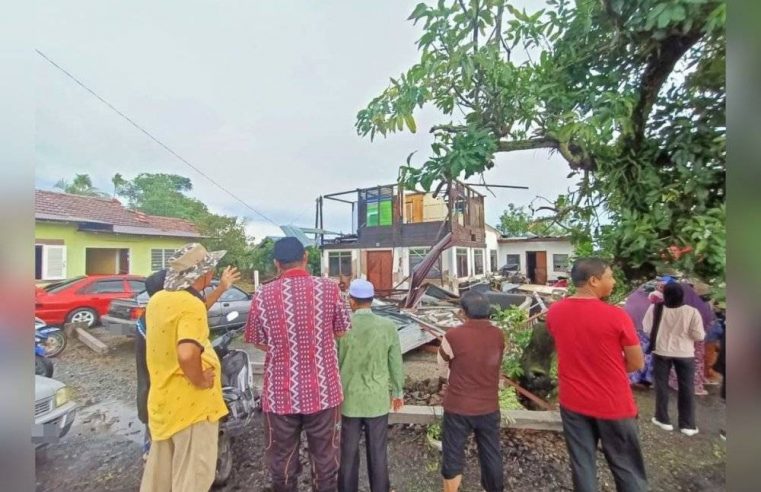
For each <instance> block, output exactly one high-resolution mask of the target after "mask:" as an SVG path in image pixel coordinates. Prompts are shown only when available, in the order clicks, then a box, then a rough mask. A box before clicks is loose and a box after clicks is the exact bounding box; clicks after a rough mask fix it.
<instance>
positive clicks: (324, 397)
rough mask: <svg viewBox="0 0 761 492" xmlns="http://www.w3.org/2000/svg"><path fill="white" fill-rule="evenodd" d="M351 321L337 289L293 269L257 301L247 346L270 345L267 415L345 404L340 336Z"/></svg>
mask: <svg viewBox="0 0 761 492" xmlns="http://www.w3.org/2000/svg"><path fill="white" fill-rule="evenodd" d="M350 320H351V316H350V312H349V309H348V307H347V305H346V303H345V302H344V300H343V299H342V298H341V295H340V291H339V288H338V284H337V283H335V282H334V281H332V280H330V279H327V278H318V277H312V276H310V275H309V274H308V273H307V272H306V271H305V270H301V269H294V270H289V271H287V272H285V273H283V275H281V277H280V278H278V279H277V280H275V281H273V282H270V283H268V284H265V285H263V286H262V287H261V288H260V289H259V290H257V291H256V293H255V294H254V296H253V299H252V301H251V312H250V313H249V316H248V322H247V324H246V334H245V339H246V342H248V343H254V344H257V345H266V346H267V352H266V358H265V361H264V387H263V390H262V410H263V411H264V412H270V413H275V414H279V415H287V414H311V413H316V412H319V411H321V410H325V409H328V408H333V407H335V406H338V405H340V404H341V402H342V401H343V392H342V390H341V378H340V375H339V369H338V356H337V351H336V341H335V337H336V335H341V334H343V333H345V332H346V331H348V330H349V327H350V324H351V322H350Z"/></svg>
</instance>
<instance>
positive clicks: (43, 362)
mask: <svg viewBox="0 0 761 492" xmlns="http://www.w3.org/2000/svg"><path fill="white" fill-rule="evenodd" d="M34 338H35V344H34V373H35V374H36V375H38V376H45V377H46V378H52V377H53V362H52V361H50V360H48V359H47V357H45V349H43V348H42V346H41V344H40V340H39V338H38V337H37V335H36V334H35V336H34Z"/></svg>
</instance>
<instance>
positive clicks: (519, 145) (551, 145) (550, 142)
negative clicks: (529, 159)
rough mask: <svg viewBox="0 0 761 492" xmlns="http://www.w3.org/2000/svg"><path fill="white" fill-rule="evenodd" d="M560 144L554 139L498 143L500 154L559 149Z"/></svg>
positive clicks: (501, 141) (541, 138) (543, 138)
mask: <svg viewBox="0 0 761 492" xmlns="http://www.w3.org/2000/svg"><path fill="white" fill-rule="evenodd" d="M558 145H559V142H558V141H557V140H555V139H554V138H548V137H540V138H530V139H528V140H512V141H505V140H500V141H499V142H498V147H497V151H498V152H515V151H518V150H531V149H557V148H558Z"/></svg>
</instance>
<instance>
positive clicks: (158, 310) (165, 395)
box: [140, 243, 227, 492]
mask: <svg viewBox="0 0 761 492" xmlns="http://www.w3.org/2000/svg"><path fill="white" fill-rule="evenodd" d="M224 254H225V251H215V252H211V253H209V252H207V251H206V248H204V247H203V246H201V245H200V244H197V243H191V244H188V245H186V246H185V247H183V248H182V249H180V250H179V251H178V252H177V253H176V254H175V256H174V257H173V258H172V259H171V260H170V262H169V269H168V271H167V276H166V280H165V282H164V290H163V291H160V292H157V293H156V294H154V295H153V297H151V299H150V301H149V302H148V305H147V306H146V313H145V316H146V323H147V324H148V325H149V326H150V327H151V329H150V330H148V332H147V333H146V362H147V365H148V372H149V374H150V380H151V388H150V392H149V394H148V426H149V428H150V431H151V436H152V438H153V443H152V445H151V450H150V453H149V455H148V461H147V463H146V466H145V471H144V473H143V480H142V483H141V485H140V491H141V492H154V491H155V492H168V491H172V492H193V491H199V492H207V491H208V490H209V488H211V485H212V483H213V481H214V472H215V469H216V463H217V438H218V435H219V419H221V418H222V417H224V416H225V415H226V414H227V407H226V406H225V402H224V399H223V398H222V386H221V382H220V375H221V369H220V362H219V359H218V358H217V355H216V353H215V352H214V349H213V348H212V346H211V342H210V340H209V325H208V320H207V315H206V306H205V304H204V302H203V300H202V297H201V294H200V292H202V291H203V290H204V289H205V288H206V287H208V286H209V285H210V283H211V280H212V277H213V275H214V267H215V266H216V265H217V263H218V262H219V260H220V259H221V258H222V256H224Z"/></svg>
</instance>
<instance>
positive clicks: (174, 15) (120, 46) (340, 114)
mask: <svg viewBox="0 0 761 492" xmlns="http://www.w3.org/2000/svg"><path fill="white" fill-rule="evenodd" d="M415 3H416V2H414V1H401V0H393V1H391V0H389V1H385V2H354V1H349V0H343V1H337V0H336V1H332V2H313V1H306V0H302V1H295V2H288V3H287V4H279V3H276V2H244V1H233V2H205V1H204V2H201V1H188V2H183V3H182V4H177V3H175V2H148V1H145V0H135V1H133V2H128V3H124V2H122V3H113V2H100V1H97V0H91V1H75V2H65V3H64V2H45V3H42V4H39V5H38V17H37V33H38V38H37V47H38V48H39V49H40V50H42V51H43V52H45V53H46V54H47V55H49V56H50V57H51V58H53V59H54V60H56V61H57V62H58V63H60V64H61V65H62V66H63V67H65V68H66V69H68V70H69V71H71V72H72V73H73V74H74V75H76V76H77V77H78V78H80V79H81V80H82V81H83V82H84V83H86V84H87V85H88V86H90V87H91V88H93V89H94V90H95V91H97V92H98V93H100V94H101V95H102V96H103V97H105V98H106V99H108V100H109V101H110V102H112V103H113V104H114V105H115V106H116V107H117V108H120V109H121V110H123V111H124V112H125V113H127V114H128V115H129V116H130V117H132V118H134V119H135V120H136V121H137V122H139V123H140V124H141V125H143V126H144V127H145V128H147V129H149V130H150V131H151V132H152V133H153V134H154V135H156V136H157V137H158V138H160V139H161V140H162V141H164V142H165V143H166V144H167V145H169V146H170V147H172V148H173V149H174V150H176V151H177V152H178V153H179V154H181V155H182V156H184V157H185V158H187V159H188V160H189V161H190V162H191V163H193V164H194V165H196V166H198V167H199V168H200V169H201V170H202V171H203V172H205V173H207V174H208V175H210V176H211V177H213V179H215V180H216V181H217V182H219V183H220V184H221V185H222V186H224V187H225V188H227V189H229V190H230V191H231V192H233V193H235V194H236V195H238V196H240V197H241V198H243V199H244V200H245V201H246V202H247V203H249V204H250V205H251V206H253V207H255V208H256V209H257V210H259V211H261V212H262V213H263V214H265V215H266V216H268V217H270V218H272V220H273V221H275V222H276V223H289V222H293V221H295V222H296V223H297V224H298V225H304V226H311V225H313V224H314V200H315V198H316V197H317V196H318V195H320V194H324V193H330V192H335V191H343V190H349V189H354V188H357V187H364V186H372V185H376V184H385V183H390V182H393V181H394V180H395V178H396V176H397V173H398V166H399V165H400V164H402V163H403V162H404V160H405V159H406V157H407V155H408V154H409V153H410V152H413V151H418V153H417V154H416V159H417V162H418V163H420V162H422V160H423V159H424V157H425V156H426V155H427V153H428V150H429V145H430V141H431V138H430V135H429V134H428V133H427V131H425V129H426V128H427V127H429V126H430V125H431V124H433V123H435V122H437V118H438V115H437V113H436V112H435V111H433V110H425V111H423V112H421V114H420V115H419V116H418V127H419V128H420V129H421V130H422V131H420V132H419V133H418V134H417V135H411V134H397V135H392V136H390V137H389V138H388V139H380V140H376V141H375V142H372V143H371V142H370V141H369V140H368V139H362V138H360V137H358V136H357V135H356V132H355V131H354V128H353V124H354V119H355V115H356V113H357V111H358V110H359V109H361V108H362V107H364V105H366V104H367V102H369V100H370V99H371V98H372V97H373V96H375V95H376V94H377V93H379V92H380V91H381V90H382V89H383V88H384V87H385V85H386V84H387V83H388V77H389V76H396V75H398V74H399V73H400V72H402V71H403V70H405V69H406V68H408V67H409V66H410V65H412V64H413V63H415V61H416V60H417V58H418V53H417V51H416V47H415V45H414V42H415V40H416V38H417V36H418V35H419V30H418V28H416V27H413V26H412V24H411V23H409V22H407V21H406V20H405V19H406V17H407V16H408V15H409V13H410V12H411V10H412V9H413V8H414V5H415ZM534 3H536V2H534ZM36 61H37V62H38V63H36V67H35V74H36V77H37V111H36V150H37V156H36V157H37V160H36V175H37V176H36V183H37V186H39V187H44V188H50V187H51V186H52V185H53V183H55V182H56V181H57V180H59V179H61V178H71V177H72V176H73V175H74V174H75V173H89V174H90V175H91V176H92V177H93V179H94V181H95V184H96V186H98V187H100V188H102V189H104V190H108V191H110V190H111V184H110V179H111V176H113V174H114V173H116V172H120V173H122V174H123V175H125V176H126V177H132V176H134V175H136V174H138V173H140V172H170V173H178V174H182V175H186V176H188V177H190V178H191V179H192V180H193V183H194V193H193V194H194V196H196V197H197V198H199V199H201V200H203V201H205V202H206V203H208V204H209V206H210V207H211V208H212V209H213V210H215V211H218V212H221V213H228V214H239V215H242V216H245V217H247V218H248V219H249V221H250V226H249V230H250V231H251V232H252V234H254V235H256V236H258V237H263V236H264V235H267V234H276V233H277V229H276V228H274V226H272V225H271V224H269V225H268V224H267V223H266V222H263V221H262V220H261V218H260V217H257V216H256V215H255V214H253V213H251V212H250V211H249V210H246V209H245V208H244V207H242V206H240V205H239V204H238V203H236V202H235V201H234V200H232V199H231V198H230V197H229V196H227V195H226V194H224V193H223V192H221V191H220V190H218V189H217V188H216V187H215V186H213V185H212V184H210V183H209V182H207V181H206V180H204V179H203V178H202V177H201V176H199V175H198V174H197V173H195V172H194V171H192V170H191V169H189V168H188V167H187V166H185V165H184V164H182V163H181V162H179V161H177V160H176V159H175V158H174V157H172V156H171V155H169V154H168V153H167V152H166V151H165V150H164V149H162V148H161V147H159V146H158V145H157V144H155V143H154V142H152V141H151V140H149V139H148V138H147V137H146V136H145V135H143V134H141V133H140V132H138V131H137V130H136V129H135V128H134V127H132V126H131V125H129V124H128V123H127V122H125V121H124V120H122V119H121V118H120V117H118V116H117V115H116V114H114V113H113V112H112V111H111V110H109V109H108V108H107V107H105V106H104V105H103V104H102V103H100V102H99V101H97V100H96V99H95V98H94V97H92V96H91V95H90V94H88V93H87V92H85V91H84V90H83V89H82V88H81V87H79V86H77V85H76V84H74V83H73V82H72V81H71V80H69V79H68V78H66V77H65V76H64V75H63V74H62V73H60V72H59V71H57V70H55V69H54V68H53V67H51V66H50V65H49V64H47V62H45V61H44V60H43V59H41V58H39V59H38V60H36ZM497 162H498V165H497V166H496V167H495V169H493V170H492V171H490V172H489V173H488V174H487V176H486V179H487V180H488V181H489V182H492V183H502V184H520V185H527V186H530V187H531V190H529V191H517V190H508V191H504V190H502V191H497V192H496V195H497V197H496V198H494V197H492V196H491V195H489V196H488V198H487V202H486V207H487V220H488V221H489V222H492V223H496V221H497V218H498V216H499V214H500V213H501V211H502V210H503V209H504V207H505V205H506V204H507V203H508V202H514V203H517V204H527V203H528V202H529V201H531V199H533V198H534V197H535V196H536V195H544V196H547V197H550V198H554V197H555V196H556V195H557V194H559V193H563V192H564V191H565V190H566V188H567V187H568V186H569V185H570V184H571V182H570V181H569V180H567V179H565V175H566V174H567V172H568V171H567V167H566V166H565V164H564V163H563V161H562V160H560V159H558V158H557V157H553V158H550V157H549V156H548V155H547V154H546V153H544V152H540V151H532V152H522V153H520V154H513V155H501V156H499V158H498V161H497ZM349 210H350V209H349V208H348V207H346V208H341V206H338V207H331V208H330V209H328V210H326V227H331V228H337V229H342V230H344V231H346V230H348V228H349V227H350V222H349V221H350V213H349Z"/></svg>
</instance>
